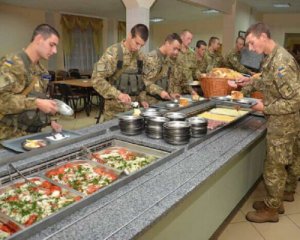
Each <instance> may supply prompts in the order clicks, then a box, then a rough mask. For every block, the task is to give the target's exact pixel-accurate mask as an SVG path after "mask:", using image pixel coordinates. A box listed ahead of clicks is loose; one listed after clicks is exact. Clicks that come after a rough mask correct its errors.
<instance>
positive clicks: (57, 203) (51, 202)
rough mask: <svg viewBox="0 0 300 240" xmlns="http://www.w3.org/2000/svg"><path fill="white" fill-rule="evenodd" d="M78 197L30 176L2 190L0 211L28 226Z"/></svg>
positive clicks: (77, 199) (76, 199)
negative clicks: (28, 180)
mask: <svg viewBox="0 0 300 240" xmlns="http://www.w3.org/2000/svg"><path fill="white" fill-rule="evenodd" d="M80 199H81V197H79V196H74V195H71V194H70V193H69V192H68V191H66V190H63V189H61V188H60V187H59V186H56V185H53V184H52V183H50V182H49V181H46V180H43V179H41V178H31V179H30V182H19V183H16V184H14V185H12V186H11V187H7V188H5V189H4V191H2V193H1V194H0V209H1V210H0V211H1V212H2V213H3V214H5V215H7V216H9V217H11V218H12V219H14V220H15V221H17V222H18V223H20V224H23V225H25V226H30V225H32V224H33V223H35V222H37V221H39V220H41V219H43V218H45V217H47V216H49V215H51V214H52V213H54V212H56V211H58V210H59V209H61V208H63V207H66V206H68V205H70V204H72V203H74V202H76V201H79V200H80Z"/></svg>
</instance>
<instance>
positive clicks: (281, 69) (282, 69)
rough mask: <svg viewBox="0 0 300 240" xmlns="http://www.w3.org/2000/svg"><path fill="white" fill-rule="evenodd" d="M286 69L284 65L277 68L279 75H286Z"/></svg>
mask: <svg viewBox="0 0 300 240" xmlns="http://www.w3.org/2000/svg"><path fill="white" fill-rule="evenodd" d="M285 73H286V71H285V68H284V67H279V68H278V70H277V75H278V77H280V78H282V77H283V76H284V75H285Z"/></svg>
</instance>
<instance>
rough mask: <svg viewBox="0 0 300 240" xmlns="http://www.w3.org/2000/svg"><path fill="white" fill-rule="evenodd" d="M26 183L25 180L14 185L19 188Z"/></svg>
mask: <svg viewBox="0 0 300 240" xmlns="http://www.w3.org/2000/svg"><path fill="white" fill-rule="evenodd" d="M24 184H25V182H21V183H16V184H15V185H14V186H15V187H16V188H19V187H21V186H23V185H24Z"/></svg>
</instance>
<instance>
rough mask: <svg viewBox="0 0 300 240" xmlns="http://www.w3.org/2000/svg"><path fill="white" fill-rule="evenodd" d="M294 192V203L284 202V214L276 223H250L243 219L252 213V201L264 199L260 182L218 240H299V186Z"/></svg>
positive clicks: (263, 191)
mask: <svg viewBox="0 0 300 240" xmlns="http://www.w3.org/2000/svg"><path fill="white" fill-rule="evenodd" d="M296 192H297V193H296V194H295V201H294V202H291V203H288V202H284V207H285V214H282V215H280V216H279V222H278V223H259V224H258V223H250V222H248V221H247V220H246V219H245V215H246V214H247V212H248V211H253V209H252V203H253V202H254V201H256V200H262V199H263V197H264V193H265V190H264V186H263V183H262V182H261V183H260V184H259V185H258V187H257V188H256V189H255V191H254V192H253V193H252V194H251V196H250V197H249V198H248V199H247V201H246V202H245V204H244V205H243V206H242V207H241V209H240V210H239V211H238V212H237V214H236V215H235V216H234V218H233V219H232V220H231V222H230V223H229V224H228V226H227V227H226V228H225V230H224V231H223V232H222V234H221V235H220V236H219V238H218V240H241V239H242V240H248V239H249V240H299V239H300V184H299V185H298V188H297V191H296Z"/></svg>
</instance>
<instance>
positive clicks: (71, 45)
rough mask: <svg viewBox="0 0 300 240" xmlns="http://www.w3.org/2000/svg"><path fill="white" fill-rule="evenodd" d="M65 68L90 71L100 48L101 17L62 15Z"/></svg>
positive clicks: (82, 71) (84, 71) (99, 53)
mask: <svg viewBox="0 0 300 240" xmlns="http://www.w3.org/2000/svg"><path fill="white" fill-rule="evenodd" d="M61 24H62V28H63V39H62V40H63V50H64V60H65V68H66V70H68V69H74V68H77V69H79V71H80V72H81V73H91V72H92V70H93V66H94V63H95V62H97V60H98V58H99V56H100V55H101V50H102V27H103V24H102V19H98V18H89V17H82V16H73V15H62V17H61Z"/></svg>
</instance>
